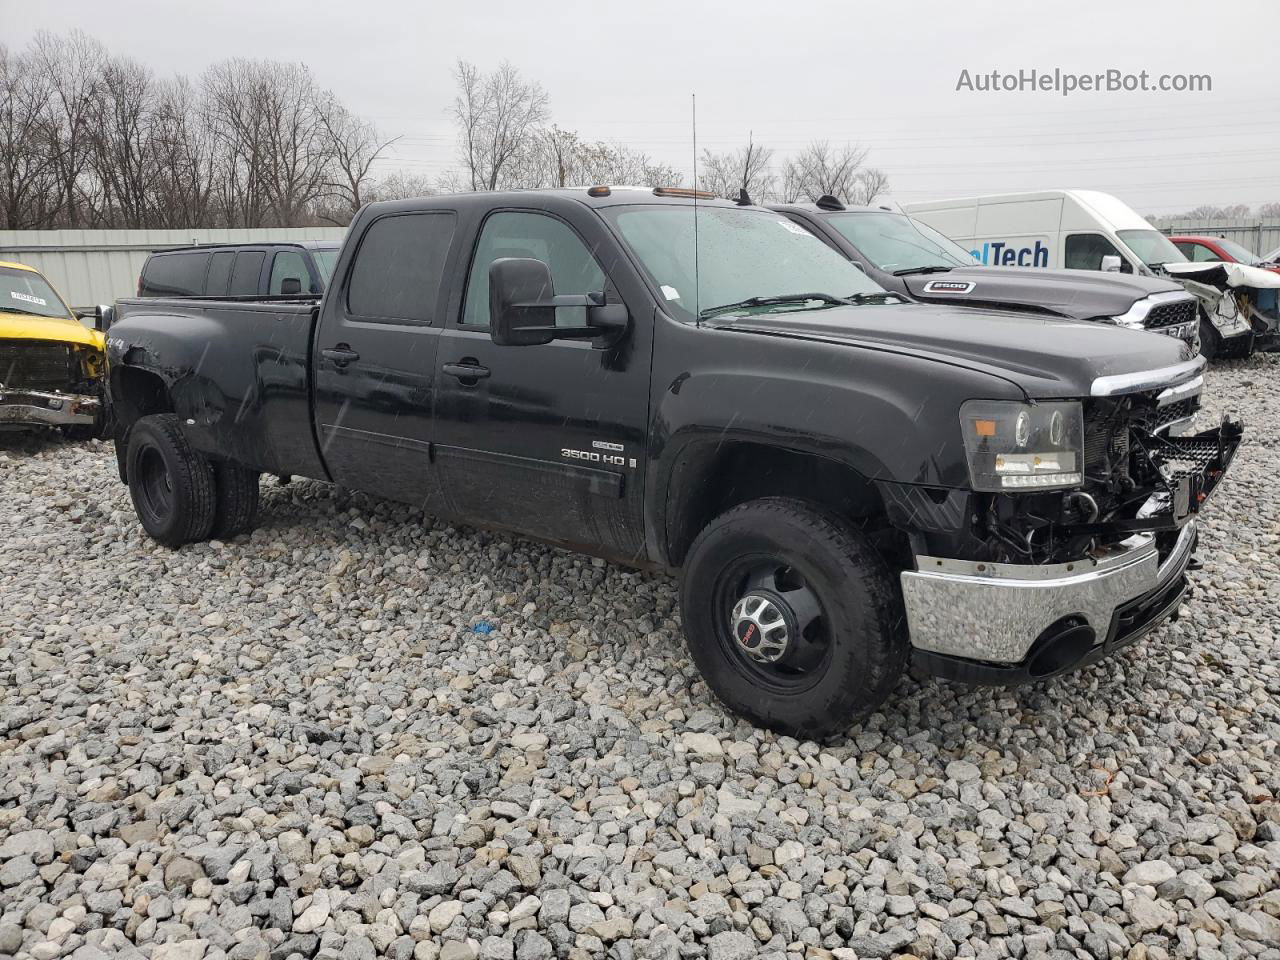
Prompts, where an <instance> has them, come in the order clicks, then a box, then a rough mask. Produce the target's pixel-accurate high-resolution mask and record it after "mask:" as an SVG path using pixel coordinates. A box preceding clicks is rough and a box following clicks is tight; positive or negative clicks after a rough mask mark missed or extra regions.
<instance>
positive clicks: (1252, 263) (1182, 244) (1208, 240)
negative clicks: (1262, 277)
mask: <svg viewBox="0 0 1280 960" xmlns="http://www.w3.org/2000/svg"><path fill="white" fill-rule="evenodd" d="M1169 239H1170V240H1172V241H1173V245H1174V246H1175V247H1177V248H1178V249H1179V250H1181V251H1182V253H1183V255H1184V256H1186V258H1187V259H1188V260H1190V261H1191V262H1193V263H1205V262H1207V261H1217V260H1221V261H1225V262H1226V263H1243V264H1244V265H1245V266H1247V267H1259V268H1261V269H1263V270H1270V271H1271V272H1272V273H1280V263H1263V261H1262V258H1261V257H1259V256H1258V255H1257V254H1255V253H1250V252H1249V251H1248V250H1246V249H1245V248H1244V247H1242V246H1240V244H1238V243H1236V242H1235V241H1234V240H1228V239H1227V238H1226V237H1199V236H1194V237H1170V238H1169Z"/></svg>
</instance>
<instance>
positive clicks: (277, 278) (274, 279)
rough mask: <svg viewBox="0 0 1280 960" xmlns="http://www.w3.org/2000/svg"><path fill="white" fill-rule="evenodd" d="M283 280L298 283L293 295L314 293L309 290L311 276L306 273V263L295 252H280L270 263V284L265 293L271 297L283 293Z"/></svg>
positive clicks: (299, 254) (300, 255)
mask: <svg viewBox="0 0 1280 960" xmlns="http://www.w3.org/2000/svg"><path fill="white" fill-rule="evenodd" d="M285 280H296V281H298V286H297V289H296V290H295V291H294V292H295V293H315V291H314V290H312V289H311V274H310V273H308V272H307V262H306V261H305V260H304V259H303V258H302V254H301V253H299V252H298V251H297V250H281V251H280V252H279V253H277V254H276V256H275V259H274V260H272V261H271V284H270V286H269V287H268V289H267V293H268V294H270V295H271V296H273V297H275V296H279V295H281V294H282V293H284V282H285Z"/></svg>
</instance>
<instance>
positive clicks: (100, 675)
mask: <svg viewBox="0 0 1280 960" xmlns="http://www.w3.org/2000/svg"><path fill="white" fill-rule="evenodd" d="M1278 389H1280V363H1278V362H1277V358H1272V357H1260V358H1255V359H1253V360H1251V361H1247V362H1243V363H1235V364H1224V365H1220V366H1219V367H1218V368H1216V369H1215V370H1214V371H1213V372H1212V374H1211V378H1210V384H1209V387H1208V396H1209V403H1208V406H1209V407H1210V409H1216V410H1218V411H1221V410H1223V409H1227V408H1228V407H1229V408H1231V409H1235V410H1237V411H1239V412H1240V413H1241V414H1242V415H1244V416H1245V418H1246V420H1247V423H1248V427H1249V431H1250V432H1249V436H1248V446H1247V447H1246V448H1245V449H1243V450H1242V451H1241V453H1240V456H1239V457H1238V459H1237V461H1236V465H1235V468H1234V471H1233V473H1232V475H1231V477H1230V478H1229V480H1228V481H1227V483H1226V484H1225V485H1224V488H1223V490H1222V491H1221V494H1220V495H1219V497H1218V498H1217V499H1216V501H1215V502H1214V503H1213V504H1212V509H1211V511H1210V516H1209V519H1208V522H1207V524H1206V526H1205V529H1204V533H1203V536H1202V540H1201V543H1202V549H1201V556H1202V559H1203V560H1204V561H1205V566H1204V569H1203V570H1201V571H1199V572H1198V573H1196V574H1194V579H1195V597H1194V599H1193V601H1192V602H1191V603H1190V604H1189V605H1188V606H1186V607H1185V608H1184V612H1183V616H1182V617H1181V619H1180V620H1178V621H1177V622H1175V623H1171V624H1169V625H1167V626H1165V627H1163V628H1162V629H1160V630H1158V631H1157V632H1156V633H1154V634H1153V635H1151V636H1150V637H1149V638H1147V639H1146V640H1144V641H1142V642H1141V643H1140V644H1138V645H1137V646H1136V648H1134V649H1133V650H1131V651H1129V652H1128V653H1126V654H1125V655H1123V656H1121V657H1119V658H1117V659H1116V660H1113V661H1110V662H1105V663H1103V664H1100V665H1098V666H1096V667H1094V668H1092V669H1090V670H1088V671H1085V672H1084V673H1082V674H1078V675H1075V676H1071V677H1068V678H1064V679H1061V680H1059V681H1057V682H1055V683H1053V684H1050V685H1042V686H1037V687H1030V688H1023V689H1019V690H1013V691H985V690H976V691H975V690H969V689H965V688H961V687H956V686H951V685H947V684H943V683H938V682H923V683H921V682H917V681H914V680H910V681H906V682H904V684H903V685H902V688H901V690H900V692H899V697H898V698H897V699H896V700H895V701H893V702H892V704H891V706H890V708H889V710H888V711H887V712H885V713H884V714H881V715H877V716H876V717H874V718H873V720H872V721H871V722H869V723H868V724H866V725H865V726H864V727H861V728H857V729H855V730H853V731H851V732H850V736H849V739H848V740H847V741H845V742H843V743H839V744H835V745H828V746H825V747H819V746H818V745H816V744H813V743H798V742H796V741H794V740H791V739H788V738H785V737H777V736H775V735H773V734H769V733H761V732H759V731H757V730H754V729H752V728H751V727H750V726H748V725H746V724H744V723H738V722H735V721H734V720H732V719H731V718H729V717H728V716H726V715H725V714H724V713H723V712H722V711H721V709H720V708H719V707H718V706H717V704H716V703H715V702H714V701H713V700H712V699H711V697H710V695H709V694H708V692H707V690H706V688H705V686H704V685H703V684H702V683H701V682H699V681H698V679H697V677H696V674H695V672H694V670H693V668H692V666H691V664H690V662H689V660H688V658H687V657H686V655H685V652H684V650H683V646H682V641H681V639H680V634H679V630H678V625H677V621H676V613H675V610H676V592H675V587H674V583H673V582H672V581H670V580H668V579H667V578H664V577H658V576H651V575H642V574H636V573H631V572H627V571H624V570H622V569H620V568H617V567H614V566H611V565H607V564H604V563H602V562H600V561H592V560H590V559H587V558H582V557H579V556H575V555H571V554H568V553H563V552H560V551H557V550H553V549H549V548H546V547H543V546H540V545H537V544H533V543H529V542H525V541H520V540H513V539H511V538H508V537H505V536H501V535H495V534H491V533H485V532H476V531H472V530H469V529H459V528H454V527H450V526H446V525H444V524H434V523H432V522H430V521H425V522H424V521H423V519H422V517H421V516H420V515H419V514H416V513H415V512H414V511H412V510H409V509H407V508H403V507H400V506H396V505H391V504H385V503H381V502H378V501H374V500H371V499H368V498H365V497H362V496H354V497H344V496H343V495H341V494H336V493H335V492H334V491H333V490H331V489H330V488H328V487H325V486H323V485H321V484H317V483H296V484H293V485H291V486H288V487H279V486H277V485H276V484H275V482H274V481H268V482H267V483H265V484H264V516H263V523H262V525H261V527H260V528H259V529H258V530H257V531H256V532H255V533H254V534H253V535H252V536H251V537H247V538H241V539H240V541H239V542H235V543H231V544H225V545H224V544H219V543H213V544H205V545H199V546H193V547H189V548H186V549H184V550H182V551H179V552H171V551H169V550H166V549H164V548H161V547H158V546H156V545H154V544H153V543H151V542H150V541H149V540H147V539H145V538H144V536H143V535H142V533H141V530H140V528H139V527H138V525H137V522H136V520H135V519H134V516H133V511H132V508H131V506H130V503H129V498H128V495H127V492H126V491H125V489H124V488H123V487H122V486H121V485H120V484H119V483H118V482H116V480H115V476H114V469H115V463H114V458H113V457H112V455H111V450H110V447H109V446H107V445H105V444H89V445H81V446H76V445H71V444H67V443H63V442H61V441H60V440H53V439H48V440H39V439H31V438H27V439H20V438H18V437H15V436H14V435H7V436H5V435H0V503H3V508H2V509H0V954H8V953H17V954H18V955H20V956H31V957H38V958H51V957H56V956H64V955H71V956H74V957H76V958H96V957H101V956H104V955H106V956H110V955H120V956H130V957H151V958H153V960H199V958H205V960H212V958H221V957H229V958H265V957H271V958H280V960H283V958H286V957H295V956H301V957H312V956H320V957H343V958H365V957H373V956H375V955H387V956H390V957H395V958H399V960H405V958H409V957H415V958H419V960H432V958H436V957H442V958H446V960H456V958H472V957H477V956H478V957H483V958H490V960H498V958H512V957H516V958H529V960H532V958H549V957H553V956H556V957H596V956H604V955H608V956H611V957H617V958H624V960H625V958H629V957H641V958H646V957H654V958H657V957H669V958H676V957H701V956H707V957H709V958H710V960H746V958H748V957H754V956H771V957H775V958H781V957H783V956H784V955H785V956H791V957H799V956H804V957H832V956H834V957H836V958H842V960H843V958H853V957H855V956H856V957H864V958H865V957H889V956H894V955H899V954H913V955H916V956H919V957H925V958H927V957H940V958H944V960H945V958H951V957H954V956H982V957H988V956H989V957H1005V956H1013V957H1020V956H1029V957H1038V956H1058V957H1072V956H1075V957H1082V958H1088V957H1094V958H1107V957H1127V958H1143V957H1150V958H1161V957H1166V956H1183V957H1187V956H1193V955H1194V956H1199V957H1205V958H1216V957H1227V958H1235V957H1241V956H1257V957H1270V958H1277V957H1280V799H1278V798H1280V772H1278V770H1277V765H1278V761H1277V757H1278V755H1280V707H1278V706H1277V694H1278V693H1280V666H1278V665H1277V642H1276V627H1277V624H1280V576H1278V573H1280V496H1278V495H1277V492H1276V491H1277V484H1278V480H1277V478H1278V477H1280V392H1278ZM1202 416H1203V421H1204V422H1206V423H1207V422H1209V421H1210V420H1211V419H1212V416H1211V415H1209V414H1206V415H1202ZM1255 491H1260V492H1258V493H1255ZM487 626H489V627H492V629H491V631H489V632H486V627H487Z"/></svg>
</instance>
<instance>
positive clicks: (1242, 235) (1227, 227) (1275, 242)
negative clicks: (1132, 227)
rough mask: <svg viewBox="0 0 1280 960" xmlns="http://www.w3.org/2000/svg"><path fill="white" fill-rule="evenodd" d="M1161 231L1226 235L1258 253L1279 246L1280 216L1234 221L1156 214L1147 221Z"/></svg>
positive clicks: (1175, 233) (1167, 232) (1172, 234)
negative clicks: (1155, 216)
mask: <svg viewBox="0 0 1280 960" xmlns="http://www.w3.org/2000/svg"><path fill="white" fill-rule="evenodd" d="M1151 223H1152V226H1154V227H1155V228H1156V229H1157V230H1159V231H1160V232H1161V233H1166V234H1169V235H1170V236H1175V237H1176V236H1178V235H1179V234H1182V235H1186V236H1191V235H1195V234H1199V235H1201V236H1208V237H1226V238H1227V239H1228V240H1234V241H1235V242H1236V243H1238V244H1240V245H1241V246H1244V247H1247V248H1248V249H1250V250H1252V251H1253V252H1254V253H1256V254H1258V255H1259V256H1261V255H1263V254H1266V253H1270V252H1271V251H1272V250H1274V249H1276V248H1277V247H1280V219H1276V218H1274V217H1270V218H1267V219H1265V220H1264V219H1259V218H1258V217H1243V218H1239V219H1235V220H1197V219H1191V218H1188V217H1157V218H1156V219H1154V220H1152V221H1151Z"/></svg>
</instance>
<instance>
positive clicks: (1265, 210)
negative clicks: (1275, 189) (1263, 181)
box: [1258, 202, 1280, 219]
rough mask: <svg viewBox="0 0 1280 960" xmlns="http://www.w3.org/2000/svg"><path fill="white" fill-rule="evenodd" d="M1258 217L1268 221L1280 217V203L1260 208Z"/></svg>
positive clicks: (1266, 204) (1264, 205) (1268, 204)
mask: <svg viewBox="0 0 1280 960" xmlns="http://www.w3.org/2000/svg"><path fill="white" fill-rule="evenodd" d="M1258 216H1260V217H1266V218H1268V219H1270V218H1273V217H1280V203H1275V202H1273V203H1264V204H1263V205H1262V206H1260V207H1259V208H1258Z"/></svg>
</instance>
